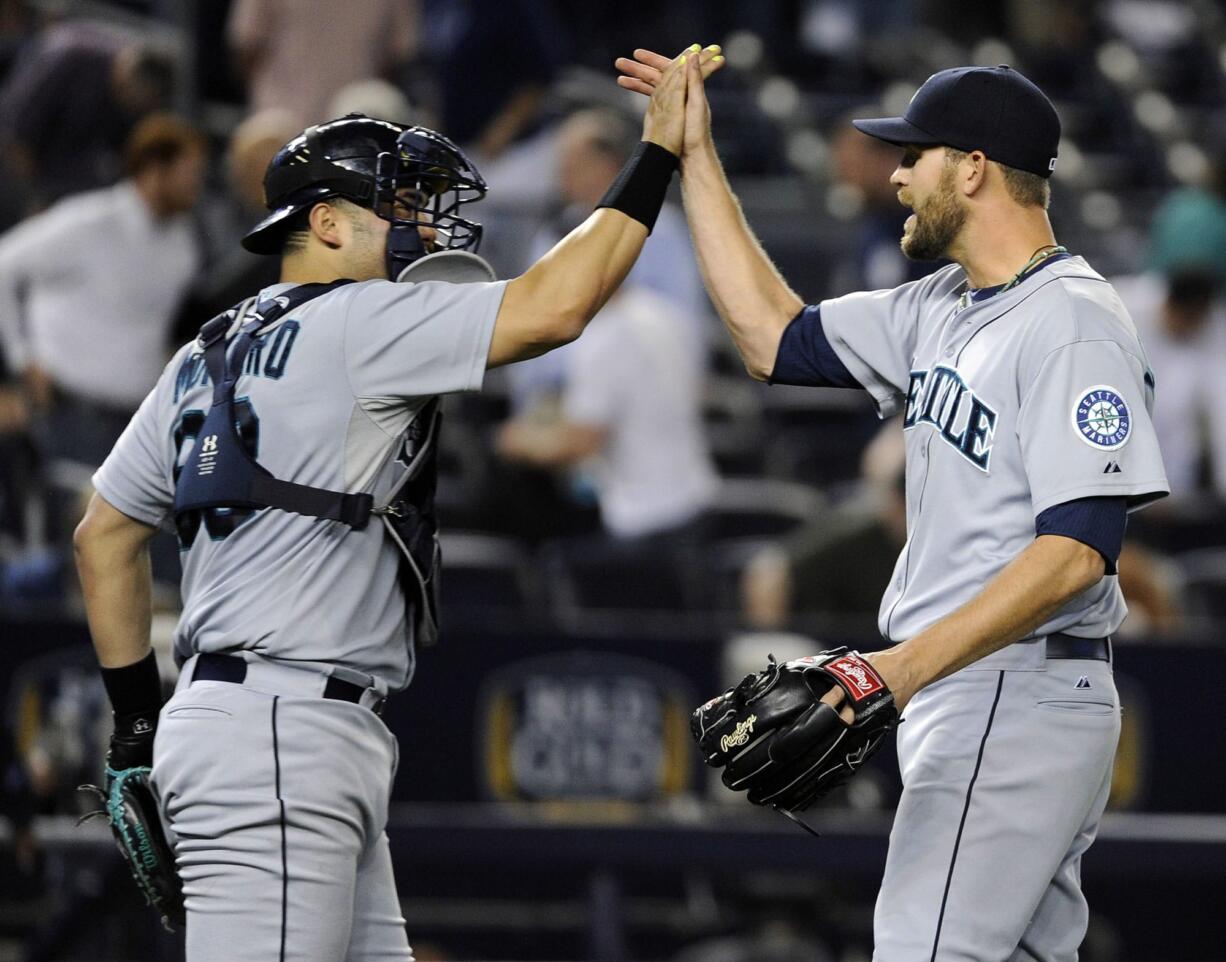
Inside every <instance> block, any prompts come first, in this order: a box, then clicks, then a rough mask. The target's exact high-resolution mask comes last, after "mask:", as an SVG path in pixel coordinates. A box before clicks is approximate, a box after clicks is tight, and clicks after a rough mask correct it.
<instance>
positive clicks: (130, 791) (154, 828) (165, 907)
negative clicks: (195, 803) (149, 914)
mask: <svg viewBox="0 0 1226 962" xmlns="http://www.w3.org/2000/svg"><path fill="white" fill-rule="evenodd" d="M149 772H150V769H148V768H144V767H140V768H125V769H122V770H121V771H115V770H114V769H112V768H111V767H110V766H108V767H107V770H106V788H105V790H104V789H101V788H99V787H98V786H97V785H82V786H81V789H82V791H89V792H93V793H94V794H95V795H97V796H98V798H99V800H100V801H101V802H102V806H103V807H102V808H101V809H99V810H98V811H96V812H90V813H89V814H88V815H86V816H85V819H88V818H93V817H94V816H105V818H106V820H107V821H108V822H109V823H110V825H111V831H112V832H113V833H114V835H115V844H116V845H118V846H119V852H120V854H121V855H123V857H124V861H126V862H127V863H128V868H129V869H130V870H131V872H132V877H133V878H134V879H135V880H136V885H137V887H138V888H139V889H140V891H141V894H142V895H144V896H145V901H147V902H148V903H149V904H150V905H152V906H153V908H154V910H155V911H157V912H158V913H159V914H160V915H161V916H162V924H163V925H164V926H165V927H166V928H167V929H174V928H177V927H181V926H182V925H183V924H184V913H183V884H182V882H180V880H179V873H178V872H177V871H176V870H175V858H174V854H173V853H172V852H171V850H170V845H169V844H168V843H167V841H166V835H165V833H164V832H163V831H162V822H161V820H160V819H159V818H158V806H157V800H156V799H155V798H154V797H153V790H152V789H151V788H150V787H149ZM85 819H82V821H84V820H85Z"/></svg>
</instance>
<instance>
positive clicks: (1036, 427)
mask: <svg viewBox="0 0 1226 962" xmlns="http://www.w3.org/2000/svg"><path fill="white" fill-rule="evenodd" d="M965 287H966V276H965V273H964V272H963V270H962V268H960V267H958V266H957V265H950V266H949V267H946V268H943V269H941V270H938V271H936V272H934V273H933V274H931V275H929V276H928V277H926V278H923V279H921V280H918V281H914V282H912V283H910V284H904V285H903V286H901V287H898V288H895V289H893V290H887V291H873V292H865V293H856V294H849V295H847V296H845V297H839V298H835V299H833V300H828V301H824V302H822V304H821V320H822V326H823V329H824V331H825V333H826V336H827V338H828V339H829V341H830V344H831V346H832V347H833V348H834V350H835V352H836V353H837V354H838V356H839V358H840V360H842V362H843V363H844V364H845V365H846V367H847V368H848V370H849V371H850V372H851V374H852V375H853V376H854V377H855V378H856V380H857V381H859V383H860V384H862V385H863V386H864V387H865V389H866V390H868V392H869V393H870V394H871V395H872V397H873V399H874V401H875V402H876V404H877V408H878V411H879V412H880V414H881V416H882V417H886V416H889V415H892V414H895V413H898V412H902V413H903V415H904V418H903V430H904V432H905V435H906V452H907V478H906V480H907V544H906V547H905V548H904V549H903V552H902V554H901V555H900V557H899V559H898V564H897V565H896V567H895V570H894V576H893V578H892V579H891V581H890V585H889V587H888V589H887V590H886V593H885V596H884V598H883V599H882V603H881V611H880V615H879V621H878V626H879V628H880V630H881V633H882V634H883V635H884V636H885V637H886V638H887V639H889V640H891V641H899V640H902V639H905V638H909V637H911V636H913V635H915V634H917V633H918V632H919V631H921V630H922V629H923V628H925V627H927V626H928V625H930V624H932V623H933V622H935V621H937V620H938V619H940V618H941V617H943V616H945V615H947V614H949V613H950V612H952V611H953V610H955V609H956V608H958V607H959V606H961V605H962V604H964V603H965V602H967V601H969V600H970V599H971V598H972V597H974V596H975V595H976V594H977V593H978V592H979V590H980V589H981V588H982V587H983V585H984V584H985V583H986V582H987V581H988V580H990V579H991V578H992V577H993V576H994V575H995V574H997V573H998V572H999V571H1000V570H1001V569H1002V568H1004V567H1005V566H1006V565H1007V564H1008V563H1009V562H1010V561H1012V560H1013V559H1014V558H1015V557H1017V555H1018V554H1020V553H1021V552H1022V550H1023V549H1025V548H1026V546H1027V545H1028V544H1030V542H1032V541H1033V540H1034V537H1035V518H1036V517H1037V516H1038V515H1039V514H1040V513H1042V512H1043V511H1044V510H1045V509H1047V508H1050V507H1052V506H1053V505H1057V504H1061V503H1064V502H1067V501H1072V500H1075V499H1079V498H1088V497H1095V496H1125V497H1127V498H1128V501H1129V507H1130V509H1135V508H1138V507H1141V506H1142V505H1144V504H1147V503H1149V502H1151V501H1153V500H1155V499H1157V498H1159V497H1162V496H1163V495H1165V494H1167V493H1168V490H1169V489H1168V486H1167V482H1166V476H1165V474H1164V473H1163V467H1162V459H1161V455H1160V453H1159V450H1158V440H1157V437H1156V436H1155V433H1154V429H1153V425H1152V423H1151V421H1150V413H1151V411H1152V409H1153V403H1154V390H1153V388H1154V384H1153V377H1152V375H1151V374H1150V371H1149V366H1148V364H1147V362H1146V359H1145V353H1144V351H1143V350H1142V347H1141V345H1140V343H1139V341H1138V340H1137V335H1136V330H1135V329H1134V327H1133V324H1132V321H1131V319H1130V318H1129V317H1128V314H1127V311H1126V310H1125V309H1124V307H1123V305H1122V304H1121V303H1120V300H1119V298H1118V297H1117V296H1116V294H1115V291H1114V290H1113V289H1112V288H1111V286H1110V285H1109V284H1108V283H1107V282H1106V281H1105V280H1103V278H1102V277H1100V276H1099V275H1098V274H1096V273H1095V272H1094V271H1093V270H1091V269H1090V267H1089V266H1088V265H1087V264H1086V263H1085V261H1084V260H1082V259H1081V258H1080V257H1072V258H1069V259H1067V260H1063V261H1060V262H1057V263H1052V264H1049V265H1047V266H1046V267H1045V268H1044V269H1042V270H1040V271H1038V272H1037V273H1035V274H1033V275H1031V276H1029V277H1028V278H1026V279H1025V280H1024V281H1022V282H1021V283H1020V284H1018V285H1017V286H1016V287H1013V288H1012V289H1010V290H1006V291H1002V292H1000V293H998V294H996V295H995V296H993V297H990V298H987V299H985V300H983V301H979V302H972V303H970V304H969V305H968V306H965V307H964V308H962V309H960V307H961V303H962V302H961V294H962V292H963V290H964V289H965ZM1125 613H1126V608H1125V605H1124V599H1123V597H1122V595H1121V594H1120V589H1119V581H1118V578H1116V577H1114V576H1110V577H1105V578H1103V579H1102V581H1101V582H1099V583H1098V584H1097V585H1095V586H1094V587H1093V588H1091V589H1090V590H1089V591H1087V592H1085V593H1084V594H1082V595H1080V596H1078V597H1077V598H1075V599H1073V600H1072V601H1071V602H1069V603H1068V605H1066V606H1065V607H1064V608H1062V609H1061V610H1060V611H1058V612H1056V613H1055V614H1054V615H1052V617H1051V618H1050V619H1049V620H1048V621H1047V622H1046V623H1044V624H1043V625H1041V626H1040V627H1039V628H1038V629H1037V630H1036V631H1035V633H1034V635H1035V637H1039V638H1041V637H1042V636H1045V635H1047V634H1050V633H1052V632H1057V631H1068V632H1070V633H1071V634H1075V635H1080V636H1086V637H1102V636H1105V635H1109V634H1110V633H1111V632H1113V631H1115V630H1116V629H1117V628H1118V627H1119V626H1120V623H1121V622H1122V621H1123V620H1124V616H1125ZM1042 660H1043V650H1042V647H1041V646H1040V645H1035V644H1027V643H1026V642H1024V641H1023V642H1020V643H1018V644H1014V645H1011V646H1009V647H1008V648H1005V649H1003V650H1001V651H999V652H996V653H995V654H994V655H991V656H989V657H988V658H987V659H984V660H983V661H982V662H981V663H979V666H978V667H981V668H1024V667H1031V668H1033V667H1038V666H1039V665H1041V663H1042Z"/></svg>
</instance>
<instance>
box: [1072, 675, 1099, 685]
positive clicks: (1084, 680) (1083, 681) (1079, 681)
mask: <svg viewBox="0 0 1226 962" xmlns="http://www.w3.org/2000/svg"><path fill="white" fill-rule="evenodd" d="M1073 687H1074V688H1093V687H1094V686H1093V685H1091V684H1090V679H1089V678H1087V677H1086V676H1085V675H1082V676H1081V677H1080V678H1078V679H1077V684H1075V685H1074V686H1073Z"/></svg>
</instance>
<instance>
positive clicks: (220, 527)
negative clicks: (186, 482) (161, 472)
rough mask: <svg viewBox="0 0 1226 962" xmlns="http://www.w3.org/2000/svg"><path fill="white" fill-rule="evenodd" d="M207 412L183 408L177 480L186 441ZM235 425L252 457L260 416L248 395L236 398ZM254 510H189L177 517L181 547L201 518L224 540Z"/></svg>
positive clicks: (193, 534) (215, 538)
mask: <svg viewBox="0 0 1226 962" xmlns="http://www.w3.org/2000/svg"><path fill="white" fill-rule="evenodd" d="M204 416H205V412H204V411H200V410H191V411H184V412H183V416H182V417H181V418H180V419H179V426H178V427H177V428H175V435H174V440H175V471H174V477H175V483H176V484H177V483H178V481H179V475H180V474H181V473H182V471H183V457H182V456H183V444H184V442H185V441H187V440H188V439H192V440H194V439H195V438H196V437H197V436H198V435H199V434H200V429H201V427H203V426H204ZM234 426H235V427H236V428H237V429H238V436H239V438H240V439H242V442H243V447H244V448H245V449H246V451H247V453H248V454H249V455H251V456H252V457H253V458H254V457H256V456H257V454H258V453H259V450H260V419H259V418H258V417H256V414H255V408H254V407H252V405H251V401H250V400H249V399H247V398H235V399H234ZM253 514H255V509H254V508H205V509H204V510H203V511H189V512H187V513H186V514H184V515H183V517H181V518H180V519H179V520H178V531H179V547H180V548H182V549H183V550H184V551H186V550H187V549H188V548H190V547H191V546H192V545H193V544H194V543H195V541H196V535H197V534H199V532H200V522H201V520H203V521H204V529H205V530H206V531H207V532H208V533H209V538H210V539H211V540H213V541H224V540H225V539H226V538H227V537H229V536H230V535H231V534H232V533H233V532H234V529H235V528H237V527H238V526H239V525H240V524H242V523H243V522H244V521H246V520H247V519H248V518H250V517H251V516H252V515H253Z"/></svg>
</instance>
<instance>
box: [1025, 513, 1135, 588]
mask: <svg viewBox="0 0 1226 962" xmlns="http://www.w3.org/2000/svg"><path fill="white" fill-rule="evenodd" d="M1127 525H1128V499H1127V498H1122V497H1119V498H1078V499H1077V500H1076V501H1066V502H1064V504H1056V505H1052V506H1051V507H1050V508H1048V509H1047V510H1046V511H1044V512H1043V513H1042V514H1040V515H1039V516H1038V517H1037V518H1036V519H1035V522H1034V533H1035V536H1036V537H1037V536H1038V535H1041V534H1059V535H1063V536H1064V537H1066V538H1072V539H1073V540H1074V541H1080V542H1081V543H1082V544H1085V545H1089V546H1090V547H1091V548H1093V549H1094V550H1095V551H1097V552H1098V553H1099V554H1101V555H1102V556H1103V559H1104V560H1105V561H1106V562H1107V574H1109V575H1113V574H1117V573H1118V572H1117V568H1116V564H1117V562H1118V561H1119V560H1120V550H1121V549H1122V548H1123V547H1124V529H1125V528H1126V527H1127Z"/></svg>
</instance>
